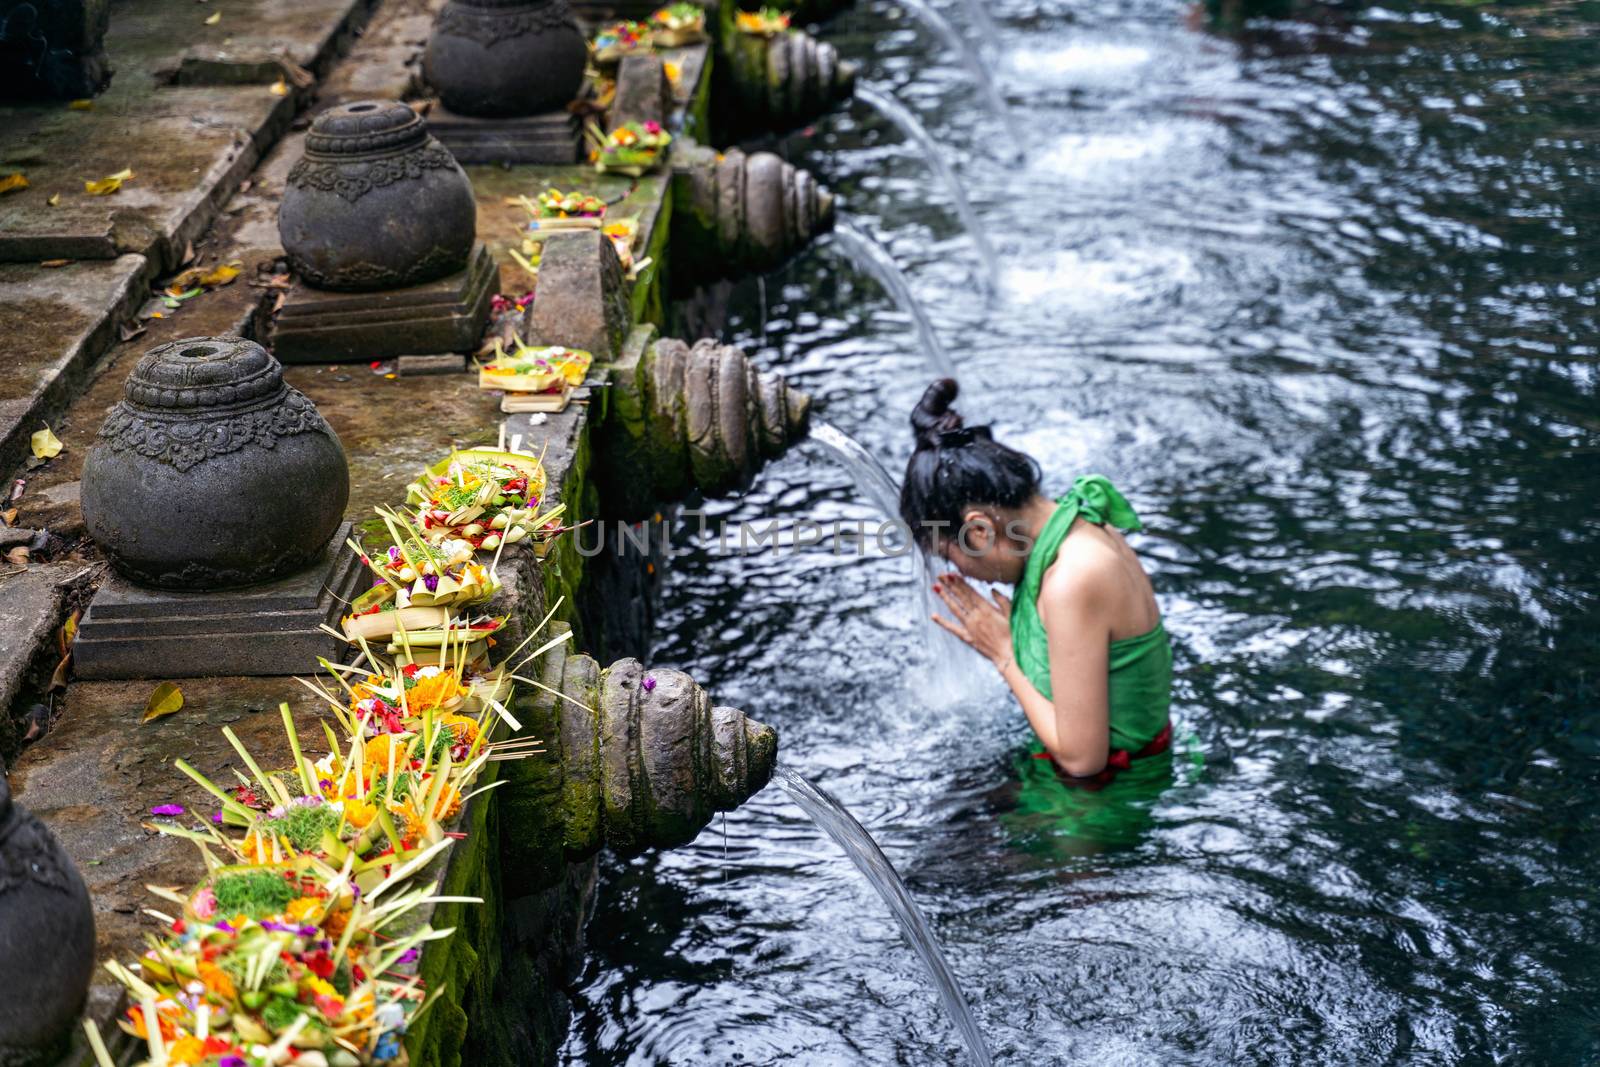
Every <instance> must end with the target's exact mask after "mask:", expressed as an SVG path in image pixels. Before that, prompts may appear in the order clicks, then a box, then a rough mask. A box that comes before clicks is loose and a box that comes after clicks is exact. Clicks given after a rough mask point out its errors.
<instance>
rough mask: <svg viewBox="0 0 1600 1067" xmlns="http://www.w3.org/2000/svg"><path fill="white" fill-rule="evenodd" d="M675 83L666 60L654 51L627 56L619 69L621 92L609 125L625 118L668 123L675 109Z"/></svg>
mask: <svg viewBox="0 0 1600 1067" xmlns="http://www.w3.org/2000/svg"><path fill="white" fill-rule="evenodd" d="M672 105H673V101H672V83H671V82H670V81H668V80H667V68H666V64H665V63H663V62H662V60H661V57H660V56H659V55H657V54H656V53H654V52H646V53H642V54H641V53H633V54H631V55H627V56H624V57H623V59H622V65H621V67H620V68H618V70H617V95H616V97H615V98H614V99H613V100H612V103H611V110H610V112H609V119H608V121H609V125H610V128H611V129H616V128H617V127H618V126H620V125H622V124H623V123H625V122H656V123H661V124H663V125H664V124H665V123H666V121H667V117H668V116H669V115H670V114H671V112H672Z"/></svg>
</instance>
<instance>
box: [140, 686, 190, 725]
mask: <svg viewBox="0 0 1600 1067" xmlns="http://www.w3.org/2000/svg"><path fill="white" fill-rule="evenodd" d="M182 707H183V690H182V689H179V688H178V686H177V684H176V683H174V682H162V683H161V684H160V685H158V686H156V688H155V692H153V693H151V694H150V699H149V700H148V701H146V702H145V706H144V718H143V719H140V720H139V721H140V722H142V723H144V722H155V721H156V720H157V719H164V718H166V717H167V716H168V715H172V714H175V713H176V712H177V711H178V710H179V709H181V708H182Z"/></svg>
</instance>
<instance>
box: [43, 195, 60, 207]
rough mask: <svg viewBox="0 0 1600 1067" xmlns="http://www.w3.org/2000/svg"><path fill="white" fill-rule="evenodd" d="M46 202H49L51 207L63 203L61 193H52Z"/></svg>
mask: <svg viewBox="0 0 1600 1067" xmlns="http://www.w3.org/2000/svg"><path fill="white" fill-rule="evenodd" d="M45 203H47V204H49V205H50V206H51V207H55V206H56V205H57V204H59V203H61V194H60V193H51V194H50V199H49V200H46V201H45Z"/></svg>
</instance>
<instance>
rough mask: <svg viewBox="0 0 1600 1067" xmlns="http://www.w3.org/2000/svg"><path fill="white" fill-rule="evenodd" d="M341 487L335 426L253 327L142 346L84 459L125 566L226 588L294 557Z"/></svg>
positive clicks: (108, 537) (98, 533)
mask: <svg viewBox="0 0 1600 1067" xmlns="http://www.w3.org/2000/svg"><path fill="white" fill-rule="evenodd" d="M349 495H350V475H349V470H348V469H347V467H346V465H345V456H344V449H343V447H341V446H340V444H339V438H338V437H336V436H335V435H334V432H333V430H331V429H330V428H329V427H328V424H327V423H326V422H324V421H323V418H322V416H321V414H319V413H318V411H317V409H316V407H315V406H314V405H313V404H312V403H311V401H310V400H307V399H306V398H305V396H304V395H302V394H301V393H300V392H299V391H298V390H295V389H291V388H290V387H289V386H288V385H287V384H285V382H284V380H283V367H282V366H280V365H279V363H278V361H277V360H275V359H273V358H272V356H270V355H268V354H267V351H266V349H264V348H262V347H261V346H260V345H258V344H256V343H255V342H253V341H246V340H244V339H243V338H239V337H191V338H188V339H187V340H183V341H173V342H171V343H170V344H164V345H159V346H157V347H156V348H152V349H151V350H150V351H149V352H147V353H145V355H144V357H143V358H142V359H140V360H139V363H138V365H137V366H136V367H134V369H133V374H132V375H131V376H129V378H128V385H127V395H126V397H125V399H123V400H122V401H121V402H120V403H118V404H117V406H116V407H114V408H113V409H112V410H111V414H110V415H108V416H107V417H106V421H105V422H104V423H103V424H102V425H101V427H100V434H99V437H98V438H97V439H96V441H95V443H94V446H93V447H92V448H91V449H90V450H89V455H88V457H87V458H86V459H85V461H84V466H83V489H82V500H83V519H84V524H85V525H86V526H87V527H88V530H89V535H90V536H91V537H93V538H94V540H95V542H96V543H97V544H98V545H99V546H100V548H101V549H102V550H103V551H104V552H105V554H106V556H107V558H109V559H110V560H111V562H112V564H113V565H114V566H115V567H116V568H117V570H118V571H120V572H121V573H122V574H124V575H126V576H127V577H129V578H131V579H133V580H134V581H135V582H138V583H141V584H143V585H152V586H158V587H160V588H164V589H223V588H229V587H234V586H242V585H250V584H254V583H257V582H264V581H268V580H270V579H273V578H277V577H280V576H282V575H285V574H289V573H292V572H294V571H297V570H299V569H301V568H303V567H305V566H307V565H308V564H310V563H312V562H313V561H314V560H316V559H317V558H318V557H319V556H320V554H321V553H322V550H323V549H324V548H326V547H327V545H328V541H329V540H330V538H331V537H332V536H333V533H334V530H335V529H336V528H337V527H338V525H339V523H340V520H341V519H342V518H343V517H344V509H345V503H346V501H347V500H348V498H349Z"/></svg>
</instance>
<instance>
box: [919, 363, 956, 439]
mask: <svg viewBox="0 0 1600 1067" xmlns="http://www.w3.org/2000/svg"><path fill="white" fill-rule="evenodd" d="M960 391H961V387H960V386H958V385H957V384H956V380H955V379H954V378H940V379H939V380H938V381H936V382H934V383H933V384H932V385H930V386H928V388H927V389H926V390H925V391H924V392H923V394H922V399H921V400H919V401H917V406H916V407H914V408H912V409H911V431H912V432H913V433H914V434H916V437H917V447H918V448H938V447H939V435H940V434H942V433H949V432H950V431H952V430H959V429H961V426H962V419H961V413H960V412H959V411H956V410H954V409H953V408H951V407H950V403H951V401H953V400H955V398H956V394H957V393H958V392H960Z"/></svg>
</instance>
